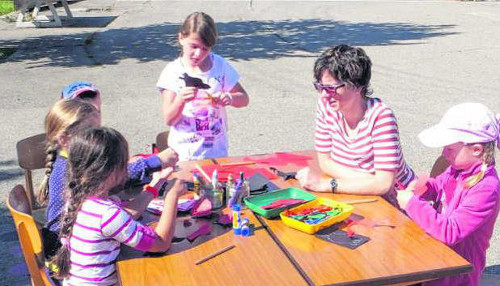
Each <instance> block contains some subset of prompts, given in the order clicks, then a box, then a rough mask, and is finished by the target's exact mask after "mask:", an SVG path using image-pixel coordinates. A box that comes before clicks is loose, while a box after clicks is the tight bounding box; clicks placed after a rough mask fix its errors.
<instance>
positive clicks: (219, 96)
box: [212, 92, 233, 106]
mask: <svg viewBox="0 0 500 286" xmlns="http://www.w3.org/2000/svg"><path fill="white" fill-rule="evenodd" d="M212 98H213V100H214V103H215V104H219V105H222V106H228V105H231V104H232V103H233V97H232V96H231V93H229V92H219V93H216V94H213V95H212Z"/></svg>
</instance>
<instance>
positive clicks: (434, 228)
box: [397, 103, 500, 285]
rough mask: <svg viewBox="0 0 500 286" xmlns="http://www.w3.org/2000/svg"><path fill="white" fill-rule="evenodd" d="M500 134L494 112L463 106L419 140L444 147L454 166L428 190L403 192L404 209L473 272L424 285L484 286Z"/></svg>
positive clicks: (400, 197) (495, 202) (414, 187)
mask: <svg viewBox="0 0 500 286" xmlns="http://www.w3.org/2000/svg"><path fill="white" fill-rule="evenodd" d="M499 133H500V121H499V120H498V119H497V117H496V116H495V114H493V112H491V110H489V109H488V108H487V107H485V106H484V105H482V104H479V103H463V104H459V105H455V106H453V107H452V108H450V109H449V110H448V111H447V112H446V114H445V115H444V116H443V118H442V119H441V121H440V122H439V124H437V125H435V126H433V127H431V128H429V129H426V130H424V131H423V132H421V133H420V134H419V139H420V141H422V143H423V144H424V145H426V146H428V147H443V156H444V157H445V158H446V160H447V161H448V163H449V164H450V166H449V167H448V169H446V171H444V173H442V174H441V175H439V176H437V177H436V178H431V179H429V180H428V181H427V182H426V183H425V184H418V185H419V186H418V187H417V184H416V182H412V183H411V184H410V185H409V186H408V188H407V189H406V190H404V191H400V192H398V196H397V199H398V203H399V206H400V207H401V208H402V209H404V210H405V211H406V213H407V214H408V216H410V218H411V219H413V220H414V221H415V222H416V223H417V224H418V225H419V226H420V227H422V228H423V229H424V230H425V231H426V232H427V233H429V234H430V235H431V236H433V237H434V238H436V239H438V240H440V241H442V242H444V243H446V244H447V245H449V246H450V247H451V248H452V249H453V250H455V251H456V252H457V253H458V254H460V255H461V256H463V257H464V258H465V259H467V261H469V262H470V263H471V264H472V265H473V266H474V271H473V272H471V273H468V274H463V275H459V276H453V277H446V278H443V279H439V280H435V281H430V282H427V283H424V284H425V285H479V282H480V278H481V274H482V272H483V270H484V266H485V260H486V249H487V248H488V247H489V241H490V238H491V236H492V233H493V228H494V226H495V220H496V218H497V216H498V211H499V206H500V201H499V200H500V194H499V184H500V182H499V179H498V175H497V172H496V170H495V156H494V151H495V147H498V148H500V139H499Z"/></svg>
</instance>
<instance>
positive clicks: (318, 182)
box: [296, 167, 331, 192]
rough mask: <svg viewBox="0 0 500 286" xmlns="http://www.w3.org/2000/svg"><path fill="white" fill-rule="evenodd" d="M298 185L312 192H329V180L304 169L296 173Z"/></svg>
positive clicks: (306, 168) (307, 168) (315, 172)
mask: <svg viewBox="0 0 500 286" xmlns="http://www.w3.org/2000/svg"><path fill="white" fill-rule="evenodd" d="M296 178H297V180H298V181H299V183H300V185H301V186H302V187H303V188H305V189H307V190H310V191H314V192H329V191H331V187H330V182H329V178H327V177H324V176H323V175H322V174H321V173H319V172H317V171H314V170H312V169H311V168H309V167H305V168H303V169H301V170H299V171H298V172H297V176H296Z"/></svg>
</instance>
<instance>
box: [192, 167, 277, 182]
mask: <svg viewBox="0 0 500 286" xmlns="http://www.w3.org/2000/svg"><path fill="white" fill-rule="evenodd" d="M196 169H197V170H198V171H200V170H203V172H204V173H205V174H211V173H213V171H214V170H217V172H218V174H219V182H227V180H228V177H229V175H231V176H233V178H238V177H239V174H240V173H241V172H243V173H244V174H245V176H246V177H247V178H249V177H251V176H253V175H254V174H256V173H261V175H263V176H264V177H266V178H267V179H269V180H274V179H277V178H278V176H276V174H274V173H272V172H270V171H269V170H267V169H266V168H251V167H248V166H221V165H206V166H203V167H200V166H199V165H198V166H197V167H196ZM191 172H194V170H191ZM200 172H201V171H200ZM203 176H205V175H203Z"/></svg>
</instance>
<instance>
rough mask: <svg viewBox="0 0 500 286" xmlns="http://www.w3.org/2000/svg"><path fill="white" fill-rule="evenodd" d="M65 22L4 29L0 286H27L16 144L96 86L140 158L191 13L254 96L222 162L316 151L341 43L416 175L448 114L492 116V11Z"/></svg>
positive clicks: (497, 39) (362, 4)
mask: <svg viewBox="0 0 500 286" xmlns="http://www.w3.org/2000/svg"><path fill="white" fill-rule="evenodd" d="M70 8H71V10H72V12H73V14H74V16H75V17H76V18H75V20H73V21H72V22H71V23H69V26H68V25H66V26H64V27H62V28H48V29H35V28H32V29H16V28H15V27H14V26H15V24H14V23H5V22H3V21H0V48H5V47H12V48H15V49H16V52H15V53H14V54H13V55H12V56H11V57H10V58H8V60H7V61H5V62H0V87H1V91H2V92H0V120H1V122H2V123H3V124H2V127H1V130H0V131H1V134H2V139H3V140H1V141H0V187H1V190H2V191H0V207H1V208H2V211H1V212H0V226H1V231H0V256H1V257H3V258H2V259H0V273H1V274H3V275H2V276H3V277H4V279H3V280H2V281H1V282H0V285H29V279H28V277H27V276H26V275H27V270H26V267H25V266H24V264H23V263H24V259H23V257H22V254H21V251H20V248H19V244H18V242H17V234H16V233H15V230H14V228H13V226H12V221H11V218H10V216H9V214H8V211H7V210H6V207H5V203H4V201H5V198H6V196H7V193H8V191H9V190H10V189H11V188H12V187H13V186H14V185H15V184H17V183H24V178H23V175H22V172H21V170H20V169H19V167H18V166H17V162H16V150H15V143H16V142H17V141H18V140H20V139H22V138H25V137H27V136H30V135H33V134H37V133H41V132H43V119H44V116H45V114H46V112H47V111H48V108H49V107H50V106H51V104H53V103H54V101H55V100H56V99H57V98H58V96H59V93H60V91H61V89H62V87H63V86H64V85H66V84H68V83H70V82H72V81H74V80H78V79H80V80H89V81H92V82H94V83H96V84H97V85H98V86H99V88H100V90H101V93H102V97H103V106H102V114H103V123H104V124H105V125H107V126H110V127H113V128H116V129H117V130H120V131H121V132H122V133H123V134H124V136H125V137H126V138H127V140H128V141H129V144H130V150H131V152H133V153H138V152H143V151H144V150H146V148H147V144H149V143H151V142H152V141H153V140H154V138H155V136H156V134H157V133H159V132H161V131H163V129H164V125H163V124H162V120H161V115H160V104H161V102H160V98H159V93H158V91H157V90H156V88H155V84H156V80H157V78H158V76H159V74H160V72H161V70H162V69H163V67H164V66H165V64H166V63H167V62H169V61H171V60H173V59H175V58H176V57H177V55H178V54H179V49H178V46H177V42H176V33H177V29H178V26H179V24H180V23H181V21H182V20H183V19H184V18H185V17H186V16H187V15H188V14H189V13H191V12H193V11H205V12H207V13H208V14H210V15H211V16H212V17H213V18H214V19H215V21H216V22H217V25H218V28H219V33H220V44H219V45H217V46H216V48H215V52H216V53H218V54H220V55H222V56H224V57H225V58H226V59H229V60H231V62H232V64H233V65H234V67H235V68H236V69H237V70H238V72H239V73H240V74H241V75H242V80H241V82H242V84H243V86H244V87H245V89H246V90H247V92H248V94H249V95H250V102H251V104H250V106H249V107H247V108H244V109H238V110H236V109H230V110H229V111H228V117H229V120H228V122H229V129H230V134H229V137H230V155H244V154H258V153H267V152H275V151H278V150H280V151H285V150H301V149H312V148H313V130H314V110H315V99H316V98H315V92H314V90H313V89H312V84H311V82H312V66H313V62H314V59H315V57H316V56H317V54H318V53H319V52H321V51H322V50H323V49H325V48H326V47H328V46H331V45H335V44H339V43H348V44H351V45H357V46H362V47H363V48H365V50H366V51H367V53H368V55H369V56H370V57H371V59H372V61H373V63H374V68H373V77H372V88H373V89H374V91H375V92H374V95H375V96H378V97H380V98H382V99H383V100H384V101H385V102H386V103H387V104H388V105H390V106H391V107H392V108H393V109H394V111H395V113H396V116H397V118H398V125H399V128H400V132H401V140H402V142H403V148H404V152H405V157H406V159H407V161H408V162H409V164H410V165H411V166H412V167H413V168H414V169H415V170H416V171H417V173H423V172H427V171H428V170H430V167H431V165H432V163H433V161H434V159H435V158H437V156H438V154H439V152H440V151H439V150H433V149H428V148H425V147H424V146H422V145H421V144H420V143H419V142H418V140H417V139H416V136H417V134H418V133H419V131H420V130H422V129H423V128H425V127H428V126H430V125H431V124H433V123H435V122H437V121H438V120H439V118H440V117H441V115H442V114H443V113H444V112H445V111H446V110H447V109H448V108H449V107H450V106H451V105H453V104H455V103H458V102H464V101H478V102H482V103H485V104H486V105H488V106H489V107H490V108H491V109H492V110H494V111H496V112H500V94H499V91H498V88H497V87H496V82H497V81H498V79H499V77H498V67H499V66H500V29H498V27H499V26H500V2H459V1H416V0H415V1H412V0H406V1H381V0H377V1H331V2H318V1H307V2H282V1H231V2H223V1H221V2H215V1H197V2H196V1H182V2H180V1H179V2H175V1H158V0H157V1H146V0H144V1H123V0H122V1H119V0H118V1H112V0H85V1H78V2H73V3H71V4H70ZM394 11H397V13H395V12H394ZM497 154H498V152H497ZM497 158H498V159H497V162H500V156H497ZM41 174H42V173H41V172H40V173H39V174H38V175H41ZM36 181H39V180H36ZM487 265H488V266H490V268H488V272H489V273H491V275H485V284H484V285H500V283H499V282H498V281H500V279H499V270H498V266H499V265H500V227H499V226H498V223H497V228H496V230H495V233H494V237H493V238H492V240H491V246H490V249H489V252H488V257H487ZM486 278H487V279H486ZM495 283H496V284H495Z"/></svg>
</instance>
